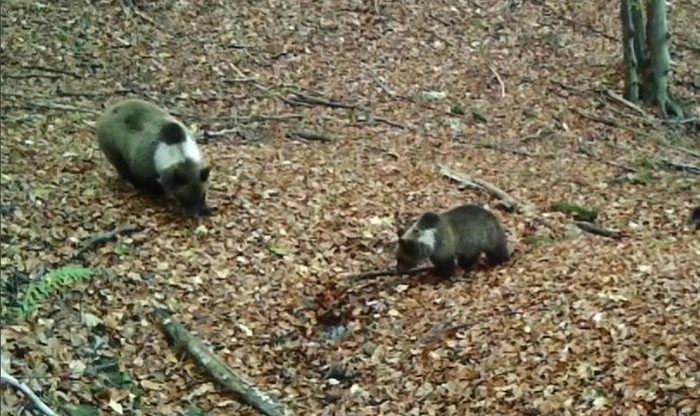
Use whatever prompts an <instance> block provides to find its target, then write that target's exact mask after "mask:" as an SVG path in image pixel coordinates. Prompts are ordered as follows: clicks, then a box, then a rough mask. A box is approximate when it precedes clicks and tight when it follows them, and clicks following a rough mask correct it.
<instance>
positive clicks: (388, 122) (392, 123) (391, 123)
mask: <svg viewBox="0 0 700 416" xmlns="http://www.w3.org/2000/svg"><path fill="white" fill-rule="evenodd" d="M374 121H376V122H377V123H384V124H386V125H389V126H391V127H397V128H400V129H404V130H415V129H414V128H413V127H410V126H407V125H405V124H401V123H399V122H396V121H391V120H388V119H386V118H383V117H375V118H374Z"/></svg>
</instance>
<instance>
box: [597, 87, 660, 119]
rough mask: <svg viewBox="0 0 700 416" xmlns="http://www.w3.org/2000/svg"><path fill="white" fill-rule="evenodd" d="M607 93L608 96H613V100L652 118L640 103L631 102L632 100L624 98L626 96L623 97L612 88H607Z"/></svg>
mask: <svg viewBox="0 0 700 416" xmlns="http://www.w3.org/2000/svg"><path fill="white" fill-rule="evenodd" d="M605 93H606V94H607V95H608V97H610V98H612V99H613V100H615V101H617V102H619V103H621V104H622V105H624V106H625V107H627V108H630V109H632V110H634V111H636V112H637V113H638V114H639V115H640V116H642V117H645V118H650V117H649V114H647V113H646V111H644V110H642V109H641V108H640V107H639V106H638V105H636V104H634V103H632V102H630V101H628V100H626V99H624V98H623V97H621V96H620V95H618V94H616V93H615V92H614V91H612V90H605Z"/></svg>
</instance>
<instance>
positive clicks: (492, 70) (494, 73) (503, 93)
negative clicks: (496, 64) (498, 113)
mask: <svg viewBox="0 0 700 416" xmlns="http://www.w3.org/2000/svg"><path fill="white" fill-rule="evenodd" d="M489 69H490V70H491V72H492V73H493V75H495V76H496V79H497V80H498V84H499V85H500V86H501V98H503V97H505V96H506V84H504V83H503V80H502V79H501V76H500V75H498V72H496V70H495V69H494V68H493V67H489Z"/></svg>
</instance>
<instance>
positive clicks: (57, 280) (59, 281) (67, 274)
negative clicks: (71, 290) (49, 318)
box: [17, 266, 93, 315]
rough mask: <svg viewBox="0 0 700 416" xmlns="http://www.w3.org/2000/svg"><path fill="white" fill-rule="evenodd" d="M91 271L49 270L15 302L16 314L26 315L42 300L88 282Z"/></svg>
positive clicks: (31, 284)
mask: <svg viewBox="0 0 700 416" xmlns="http://www.w3.org/2000/svg"><path fill="white" fill-rule="evenodd" d="M92 274H93V271H92V270H91V269H87V268H85V267H80V266H64V267H61V268H60V269H55V270H50V271H49V272H48V273H46V274H45V275H44V276H43V277H42V278H40V279H38V280H36V281H34V282H31V283H30V284H29V286H28V287H27V290H26V291H25V292H24V295H22V297H21V298H20V299H19V300H18V302H17V309H18V312H19V313H20V314H22V315H26V314H27V313H29V312H30V311H31V310H32V309H34V308H35V307H36V306H37V305H38V304H40V303H41V302H42V301H43V300H44V299H46V298H47V297H49V296H51V295H53V294H54V293H56V292H58V291H61V290H63V289H64V288H66V287H69V286H72V285H73V284H75V283H78V282H85V281H88V280H89V279H90V278H91V277H92Z"/></svg>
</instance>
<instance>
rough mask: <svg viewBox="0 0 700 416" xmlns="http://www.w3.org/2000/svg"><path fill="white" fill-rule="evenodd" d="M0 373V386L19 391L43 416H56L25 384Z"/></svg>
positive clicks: (2, 372)
mask: <svg viewBox="0 0 700 416" xmlns="http://www.w3.org/2000/svg"><path fill="white" fill-rule="evenodd" d="M0 371H1V374H0V384H7V385H9V386H12V387H14V388H15V389H17V390H19V391H21V392H22V394H24V395H25V396H26V397H27V399H29V401H30V402H31V403H32V405H33V406H34V407H35V408H36V410H38V411H39V412H41V413H43V414H44V415H45V416H58V415H57V413H56V412H54V411H53V410H51V408H49V406H47V405H46V403H44V402H43V401H42V400H41V399H40V398H39V396H37V394H36V393H34V392H33V391H32V389H30V388H29V387H28V386H27V385H26V384H24V383H22V382H20V381H19V380H17V379H16V378H14V377H13V376H12V375H10V374H7V373H5V370H0Z"/></svg>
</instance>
